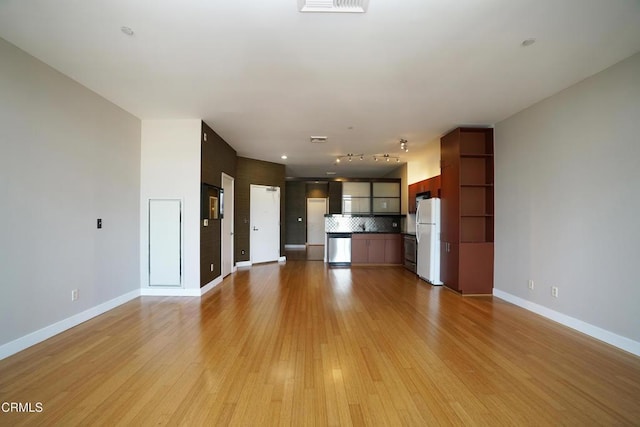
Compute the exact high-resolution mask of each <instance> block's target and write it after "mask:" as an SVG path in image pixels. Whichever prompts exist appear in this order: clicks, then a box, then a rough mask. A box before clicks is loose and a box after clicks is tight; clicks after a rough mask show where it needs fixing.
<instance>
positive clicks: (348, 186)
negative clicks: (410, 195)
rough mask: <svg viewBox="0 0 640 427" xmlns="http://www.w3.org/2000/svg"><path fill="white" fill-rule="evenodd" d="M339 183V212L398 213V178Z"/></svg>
mask: <svg viewBox="0 0 640 427" xmlns="http://www.w3.org/2000/svg"><path fill="white" fill-rule="evenodd" d="M341 185H342V190H341V201H342V204H341V211H340V213H343V214H398V215H399V214H400V181H399V180H386V181H343V182H341ZM329 193H331V187H330V188H329ZM329 203H331V201H330V202H329ZM332 213H333V212H332Z"/></svg>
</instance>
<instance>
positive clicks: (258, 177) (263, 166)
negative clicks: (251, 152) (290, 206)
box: [234, 157, 286, 262]
mask: <svg viewBox="0 0 640 427" xmlns="http://www.w3.org/2000/svg"><path fill="white" fill-rule="evenodd" d="M284 177H285V171H284V165H281V164H278V163H271V162H265V161H262V160H254V159H247V158H246V157H238V161H237V168H236V181H235V193H236V203H235V226H234V229H235V230H234V233H235V261H236V262H240V261H249V260H250V259H251V256H250V253H251V252H250V251H251V248H250V247H249V246H250V235H249V225H250V218H251V205H250V202H251V184H255V185H269V186H274V187H280V255H281V256H282V255H284V243H285V228H286V226H285V224H286V221H285V200H286V186H285V179H284ZM242 251H244V254H243V253H242Z"/></svg>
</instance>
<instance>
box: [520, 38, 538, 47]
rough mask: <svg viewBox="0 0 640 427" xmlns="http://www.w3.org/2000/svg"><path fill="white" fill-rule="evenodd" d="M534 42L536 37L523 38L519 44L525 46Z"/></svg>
mask: <svg viewBox="0 0 640 427" xmlns="http://www.w3.org/2000/svg"><path fill="white" fill-rule="evenodd" d="M535 42H536V39H526V40H523V41H522V43H520V44H521V45H522V47H527V46H531V45H532V44H534V43H535Z"/></svg>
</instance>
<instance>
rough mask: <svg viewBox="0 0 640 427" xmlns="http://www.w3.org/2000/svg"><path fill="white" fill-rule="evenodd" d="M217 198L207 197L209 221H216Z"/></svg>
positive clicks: (217, 211)
mask: <svg viewBox="0 0 640 427" xmlns="http://www.w3.org/2000/svg"><path fill="white" fill-rule="evenodd" d="M218 213H219V210H218V198H217V197H214V196H209V219H218Z"/></svg>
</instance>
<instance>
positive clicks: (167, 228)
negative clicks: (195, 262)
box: [149, 199, 182, 286]
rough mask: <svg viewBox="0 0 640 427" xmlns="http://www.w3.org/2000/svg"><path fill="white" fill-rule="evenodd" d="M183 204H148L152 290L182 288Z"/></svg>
mask: <svg viewBox="0 0 640 427" xmlns="http://www.w3.org/2000/svg"><path fill="white" fill-rule="evenodd" d="M181 211H182V202H181V201H180V200H164V199H151V200H149V286H181V285H182V283H181V282H182V281H181V278H182V224H181V223H182V212H181Z"/></svg>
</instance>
